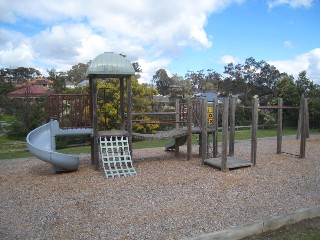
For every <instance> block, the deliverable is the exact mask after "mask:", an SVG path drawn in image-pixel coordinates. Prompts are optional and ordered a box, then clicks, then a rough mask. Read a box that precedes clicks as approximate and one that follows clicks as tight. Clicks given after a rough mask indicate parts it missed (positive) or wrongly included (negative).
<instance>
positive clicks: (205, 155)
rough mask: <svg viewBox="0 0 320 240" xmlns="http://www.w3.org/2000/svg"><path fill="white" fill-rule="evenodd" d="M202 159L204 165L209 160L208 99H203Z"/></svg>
mask: <svg viewBox="0 0 320 240" xmlns="http://www.w3.org/2000/svg"><path fill="white" fill-rule="evenodd" d="M201 112H202V117H201V136H202V138H201V157H202V164H204V160H206V159H207V158H208V103H207V100H206V99H204V98H203V99H201Z"/></svg>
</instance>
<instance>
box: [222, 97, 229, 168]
mask: <svg viewBox="0 0 320 240" xmlns="http://www.w3.org/2000/svg"><path fill="white" fill-rule="evenodd" d="M228 115H229V99H228V98H225V99H224V100H223V112H222V146H221V148H222V149H221V170H222V171H224V172H225V171H228V168H227V161H228V157H227V152H228V149H227V148H228V125H229V124H228V117H229V116H228Z"/></svg>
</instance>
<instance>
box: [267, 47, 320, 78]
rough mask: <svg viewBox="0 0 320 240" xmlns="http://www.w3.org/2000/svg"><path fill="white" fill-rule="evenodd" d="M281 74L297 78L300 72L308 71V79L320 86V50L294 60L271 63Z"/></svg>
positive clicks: (314, 50)
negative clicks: (284, 73)
mask: <svg viewBox="0 0 320 240" xmlns="http://www.w3.org/2000/svg"><path fill="white" fill-rule="evenodd" d="M269 64H271V65H274V66H275V67H276V68H277V69H279V70H280V71H281V72H286V73H288V74H290V75H293V76H294V77H295V78H297V76H298V75H299V73H300V72H302V71H304V70H306V71H307V77H308V78H309V79H310V80H313V81H314V82H315V83H317V84H320V48H315V49H313V50H311V51H310V52H307V53H304V54H301V55H298V56H296V57H295V58H294V59H293V60H276V61H269Z"/></svg>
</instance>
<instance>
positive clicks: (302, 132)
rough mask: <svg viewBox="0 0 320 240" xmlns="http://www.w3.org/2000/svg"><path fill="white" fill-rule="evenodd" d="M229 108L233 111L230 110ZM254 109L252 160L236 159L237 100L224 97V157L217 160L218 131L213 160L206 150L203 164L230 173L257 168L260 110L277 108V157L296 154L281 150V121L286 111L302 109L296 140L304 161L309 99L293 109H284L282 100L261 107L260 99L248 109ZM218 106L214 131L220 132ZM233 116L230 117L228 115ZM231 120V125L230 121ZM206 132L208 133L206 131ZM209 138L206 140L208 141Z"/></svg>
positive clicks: (205, 144)
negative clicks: (238, 169) (240, 169)
mask: <svg viewBox="0 0 320 240" xmlns="http://www.w3.org/2000/svg"><path fill="white" fill-rule="evenodd" d="M229 105H230V111H229ZM245 108H251V109H252V125H251V159H250V161H249V160H245V159H241V158H238V157H235V156H234V143H235V128H236V127H235V117H236V116H235V110H236V98H234V97H231V98H225V99H224V100H223V108H222V144H221V145H222V146H221V158H218V145H217V143H218V131H214V132H213V150H212V153H213V157H212V158H208V157H206V156H208V154H207V152H205V151H206V149H208V148H204V149H203V151H204V152H203V153H202V162H203V163H205V164H208V165H210V166H213V167H216V168H219V169H221V170H222V171H227V170H229V169H234V168H240V167H249V166H256V159H257V148H258V145H257V133H258V111H259V109H261V110H266V109H276V110H277V111H278V113H277V151H276V153H277V154H281V153H285V154H290V155H295V154H292V153H288V152H283V151H282V136H283V133H282V130H283V126H282V122H283V109H299V120H298V131H297V139H298V138H300V152H299V155H295V156H297V157H299V158H305V151H306V138H307V137H309V121H308V119H309V117H308V115H309V114H308V112H309V111H308V100H307V98H305V97H304V95H302V96H301V99H300V106H299V107H291V106H283V100H282V98H279V99H278V105H277V106H259V99H258V98H253V99H252V106H250V107H245ZM218 112H219V111H218V107H217V103H216V102H215V103H214V125H215V126H214V129H215V130H216V129H218ZM229 113H230V116H229ZM228 121H230V124H229V122H228ZM202 127H203V128H204V129H205V128H206V125H205V122H204V125H203V126H202ZM228 130H229V154H228ZM204 132H206V131H205V130H204ZM207 139H208V138H207V137H206V138H204V141H206V140H207ZM203 145H204V146H208V143H207V142H204V143H203Z"/></svg>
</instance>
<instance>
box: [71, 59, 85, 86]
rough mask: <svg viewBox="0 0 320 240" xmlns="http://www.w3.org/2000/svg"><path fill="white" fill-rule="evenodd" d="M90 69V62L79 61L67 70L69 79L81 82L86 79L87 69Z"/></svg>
mask: <svg viewBox="0 0 320 240" xmlns="http://www.w3.org/2000/svg"><path fill="white" fill-rule="evenodd" d="M87 69H88V64H85V63H78V64H77V65H73V66H72V67H71V69H70V70H69V71H68V72H67V75H68V79H69V80H70V81H71V82H74V83H79V82H81V81H82V80H84V79H86V71H87Z"/></svg>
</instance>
